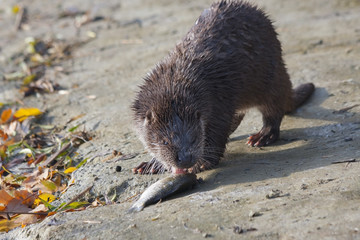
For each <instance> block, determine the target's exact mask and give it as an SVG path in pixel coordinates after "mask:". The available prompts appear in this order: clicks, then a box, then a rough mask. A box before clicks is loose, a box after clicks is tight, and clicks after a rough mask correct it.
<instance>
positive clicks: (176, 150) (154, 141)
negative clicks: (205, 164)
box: [142, 109, 204, 171]
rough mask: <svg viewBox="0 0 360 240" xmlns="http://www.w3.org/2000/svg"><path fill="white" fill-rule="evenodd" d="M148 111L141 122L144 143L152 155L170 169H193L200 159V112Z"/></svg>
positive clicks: (201, 141) (201, 138) (201, 142)
mask: <svg viewBox="0 0 360 240" xmlns="http://www.w3.org/2000/svg"><path fill="white" fill-rule="evenodd" d="M160 112H161V113H160V114H159V111H154V110H148V111H147V112H146V116H145V119H144V121H143V128H142V129H143V134H144V135H143V142H144V143H145V145H146V147H147V148H148V149H149V150H150V152H151V153H152V155H153V156H154V157H155V158H156V159H157V160H158V161H160V162H161V163H163V164H164V165H165V167H166V168H168V169H170V168H173V169H172V170H173V171H174V170H177V169H185V168H191V167H193V166H194V165H195V164H196V163H197V162H198V161H199V160H200V158H201V157H202V155H203V149H204V146H203V145H204V126H203V124H202V120H201V114H200V113H199V112H194V113H191V112H187V113H184V114H181V115H179V114H177V113H176V112H174V111H171V110H170V111H169V109H168V111H160Z"/></svg>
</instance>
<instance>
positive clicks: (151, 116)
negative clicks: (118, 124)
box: [144, 109, 155, 125]
mask: <svg viewBox="0 0 360 240" xmlns="http://www.w3.org/2000/svg"><path fill="white" fill-rule="evenodd" d="M154 122H155V113H154V112H153V111H152V110H150V109H149V110H147V112H146V115H145V120H144V125H149V124H152V123H154Z"/></svg>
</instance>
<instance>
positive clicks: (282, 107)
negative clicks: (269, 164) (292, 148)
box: [132, 1, 314, 171]
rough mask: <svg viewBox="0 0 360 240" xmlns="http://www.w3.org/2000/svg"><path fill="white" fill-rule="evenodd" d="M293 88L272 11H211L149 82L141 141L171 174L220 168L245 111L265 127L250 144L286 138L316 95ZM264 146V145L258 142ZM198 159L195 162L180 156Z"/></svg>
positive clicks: (138, 114) (139, 117)
mask: <svg viewBox="0 0 360 240" xmlns="http://www.w3.org/2000/svg"><path fill="white" fill-rule="evenodd" d="M304 86H305V87H300V88H301V91H298V92H301V93H300V94H299V93H298V92H297V91H293V90H292V86H291V82H290V80H289V75H288V74H287V71H286V68H285V65H284V62H283V59H282V53H281V46H280V42H279V41H278V39H277V34H276V32H275V30H274V28H273V26H272V23H271V21H270V20H269V19H268V17H267V16H266V15H265V13H264V12H263V11H262V10H260V9H258V8H257V7H254V6H252V5H250V4H249V3H246V2H241V1H221V2H219V3H215V4H213V5H212V6H211V7H210V8H209V9H206V10H204V12H203V13H202V14H201V16H200V17H199V19H198V20H197V21H196V23H195V25H194V26H193V27H192V28H191V29H190V31H189V32H188V33H187V35H186V36H185V38H184V39H183V41H182V42H180V43H179V44H177V45H176V47H175V49H174V50H173V51H172V52H171V53H170V54H169V56H168V57H166V58H164V60H162V61H161V62H160V63H159V64H157V65H156V67H155V68H154V69H153V70H152V71H151V72H150V73H149V74H148V75H147V76H146V78H145V82H144V84H143V85H142V86H141V87H140V91H139V93H138V94H137V97H136V100H135V102H134V103H133V106H132V108H133V111H134V114H135V121H136V127H137V131H138V133H139V136H140V139H141V140H142V142H143V143H144V145H145V146H146V148H147V149H148V150H149V151H150V153H151V154H152V156H153V157H155V158H156V159H157V160H158V161H159V162H160V163H162V164H163V165H164V167H165V168H166V169H169V168H171V167H175V168H188V167H191V166H194V170H195V171H200V168H201V167H205V168H210V167H212V166H214V165H216V164H217V163H218V161H219V159H220V158H221V157H222V156H223V153H224V151H225V148H226V143H227V141H228V137H229V135H230V134H231V133H232V132H233V131H234V130H235V129H236V127H237V126H238V125H239V124H240V122H241V120H242V117H243V116H244V113H245V110H246V109H248V108H251V107H257V108H258V109H259V110H260V111H261V113H262V115H263V122H264V126H263V128H262V130H261V131H260V132H259V133H258V134H255V135H253V136H252V139H251V138H250V140H249V142H250V145H252V146H254V145H267V144H269V143H271V142H273V141H275V140H276V139H277V138H278V136H279V128H280V123H281V120H282V118H283V116H284V114H285V113H287V112H291V111H293V110H294V109H295V108H296V107H297V106H299V105H300V104H301V103H303V102H304V101H305V100H306V99H307V98H308V97H309V96H310V95H311V93H312V91H313V90H314V86H313V85H312V84H307V85H304ZM256 143H260V144H256ZM184 152H186V154H188V155H191V156H190V159H192V161H191V162H190V163H188V164H187V163H185V162H180V163H179V159H178V155H179V154H185V153H184Z"/></svg>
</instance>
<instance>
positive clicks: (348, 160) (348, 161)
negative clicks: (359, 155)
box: [331, 158, 356, 164]
mask: <svg viewBox="0 0 360 240" xmlns="http://www.w3.org/2000/svg"><path fill="white" fill-rule="evenodd" d="M351 162H356V159H355V158H352V159H347V160H341V161H335V162H331V164H339V163H351Z"/></svg>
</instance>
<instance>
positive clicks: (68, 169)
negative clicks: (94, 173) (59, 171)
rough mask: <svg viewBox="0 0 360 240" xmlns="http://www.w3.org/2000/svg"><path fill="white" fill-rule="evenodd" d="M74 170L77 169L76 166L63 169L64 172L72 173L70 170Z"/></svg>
mask: <svg viewBox="0 0 360 240" xmlns="http://www.w3.org/2000/svg"><path fill="white" fill-rule="evenodd" d="M75 170H77V168H76V167H69V168H67V169H65V171H64V173H72V172H74V171H75Z"/></svg>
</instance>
